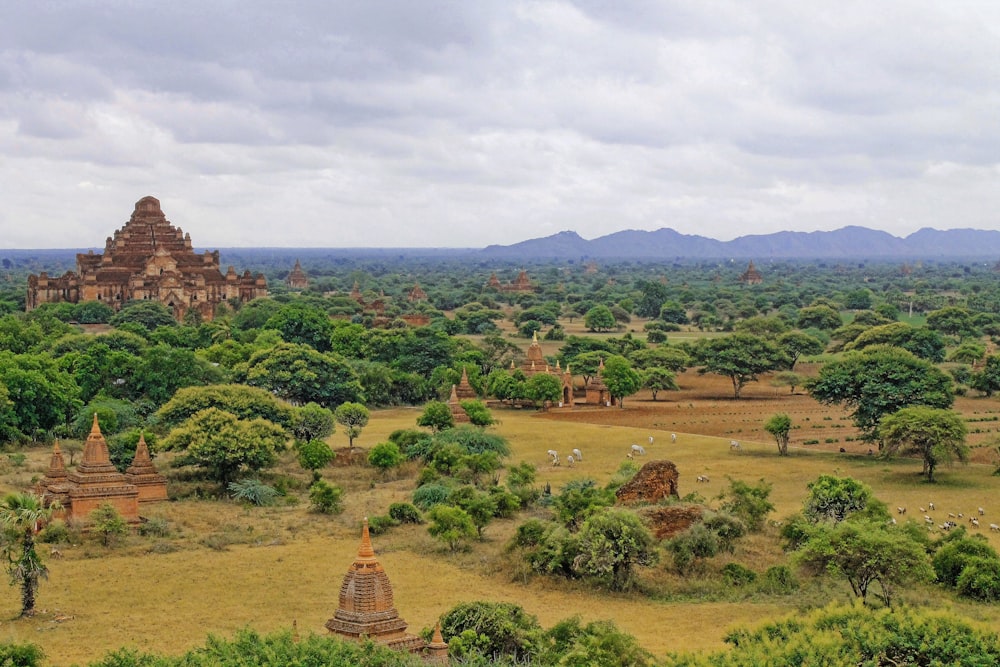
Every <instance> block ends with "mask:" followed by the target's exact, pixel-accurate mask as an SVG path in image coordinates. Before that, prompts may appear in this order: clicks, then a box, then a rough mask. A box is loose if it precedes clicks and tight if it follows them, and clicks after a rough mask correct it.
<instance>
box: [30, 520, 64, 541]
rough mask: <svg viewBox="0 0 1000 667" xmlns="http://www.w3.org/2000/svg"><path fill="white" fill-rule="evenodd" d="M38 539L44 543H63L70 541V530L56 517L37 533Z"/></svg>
mask: <svg viewBox="0 0 1000 667" xmlns="http://www.w3.org/2000/svg"><path fill="white" fill-rule="evenodd" d="M38 541H39V542H44V543H46V544H65V543H66V542H69V541H70V530H69V527H68V526H67V525H66V523H65V522H64V521H60V520H58V519H56V520H55V521H53V522H52V523H50V524H48V525H47V526H45V528H43V529H42V530H41V532H40V533H38Z"/></svg>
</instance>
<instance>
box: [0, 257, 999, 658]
mask: <svg viewBox="0 0 1000 667" xmlns="http://www.w3.org/2000/svg"><path fill="white" fill-rule="evenodd" d="M28 268H31V269H33V270H36V267H23V269H24V270H25V271H26V270H27V269H28ZM305 268H306V270H307V271H309V272H310V273H311V274H312V275H313V278H314V283H313V284H314V287H313V288H311V289H310V290H307V291H305V292H295V293H292V292H287V291H286V290H284V289H283V287H282V286H281V284H280V282H279V281H278V280H277V279H278V278H280V277H281V275H280V274H278V273H272V274H271V275H270V276H269V277H270V279H271V284H272V286H273V292H274V294H273V298H270V299H264V300H257V301H254V302H250V303H248V304H242V305H240V304H237V303H232V304H228V305H227V306H225V307H222V308H220V312H219V313H217V316H216V318H215V319H214V320H213V321H211V322H198V321H195V320H189V321H185V322H183V323H176V322H175V321H174V320H173V319H172V317H171V316H170V313H169V312H166V311H165V309H164V308H162V307H159V306H158V304H154V303H151V302H143V303H138V304H131V305H128V306H127V307H126V308H124V309H123V310H122V311H121V312H119V313H113V312H111V311H110V309H105V310H102V309H100V308H99V307H97V304H80V305H75V306H74V305H71V304H56V305H50V306H44V307H42V308H40V309H37V310H35V311H32V312H30V313H27V314H25V313H22V312H20V311H21V308H22V303H19V301H18V299H19V292H18V290H17V289H15V287H16V286H11V287H9V288H5V291H3V292H0V312H3V313H5V314H3V315H2V316H0V440H2V441H3V443H4V447H5V453H3V454H2V455H0V485H2V489H3V490H4V491H5V492H7V491H11V492H30V491H31V490H32V488H33V485H34V482H35V481H36V480H37V479H38V478H39V477H40V476H41V475H42V474H44V472H45V470H46V467H47V464H48V457H49V453H50V451H51V443H52V441H53V440H54V439H59V441H60V443H61V446H62V448H63V451H64V452H65V454H66V456H67V463H68V464H71V459H72V458H73V457H74V456H76V457H78V456H79V452H80V447H81V445H80V440H81V438H82V437H84V436H85V435H86V432H87V431H88V430H89V427H90V423H91V419H92V416H93V415H94V414H95V413H96V414H97V417H98V421H99V423H100V426H101V429H102V431H103V432H104V433H105V435H106V436H107V437H108V440H109V445H110V449H111V454H112V460H113V461H114V463H115V464H116V465H118V466H119V467H120V468H122V469H123V468H124V467H125V466H127V465H128V463H129V461H130V459H131V455H132V452H134V448H135V443H136V441H137V440H138V437H139V434H140V433H143V434H144V436H145V439H146V442H147V443H149V445H150V447H151V449H152V450H153V453H154V455H155V457H156V458H155V461H156V464H157V466H158V467H159V469H160V470H161V471H162V472H164V473H165V474H166V475H167V477H168V479H169V491H170V496H171V501H170V502H167V503H161V504H159V505H154V506H150V507H149V509H148V510H146V509H144V512H145V513H146V514H147V515H148V516H147V517H146V518H147V521H146V522H145V523H143V524H142V525H141V526H140V527H139V528H138V529H137V530H135V531H133V532H123V531H122V530H121V529H120V524H119V523H117V522H116V517H115V516H113V514H109V513H107V512H105V513H104V514H102V515H100V516H96V517H94V519H95V521H97V525H96V526H95V529H94V530H91V531H88V532H82V531H81V530H80V528H79V526H74V525H65V524H63V523H61V522H58V521H57V522H52V523H49V524H48V525H46V526H45V527H44V528H43V529H42V530H41V532H39V533H38V534H35V533H34V532H33V530H27V531H26V530H25V526H26V525H27V524H25V521H24V515H23V510H24V506H23V503H22V504H21V505H11V503H9V502H7V501H5V503H7V506H8V508H9V510H10V511H7V512H5V511H3V507H0V520H2V521H3V522H4V524H5V525H6V526H8V527H9V529H10V530H8V533H7V535H6V538H5V539H6V541H5V543H4V544H5V549H6V550H7V553H8V554H9V555H11V562H12V564H14V565H16V564H17V563H18V562H20V563H21V564H22V567H21V568H20V569H18V568H17V567H14V566H12V568H11V570H10V571H11V576H12V582H14V583H18V584H22V586H21V587H20V588H11V590H10V595H9V596H7V597H6V598H2V599H0V623H2V624H0V629H3V630H6V634H5V635H3V640H4V641H6V642H9V643H10V646H9V647H8V648H9V650H10V651H12V652H14V653H17V652H20V653H21V655H20V657H17V656H14V657H12V658H11V663H10V664H59V665H64V664H72V663H78V664H90V663H92V664H107V665H112V664H114V665H130V664H136V665H139V664H142V665H159V664H163V665H168V664H230V663H229V662H227V661H232V664H235V662H236V660H237V658H238V656H254V655H260V656H264V655H271V656H277V657H272V658H271V659H272V660H273V663H272V664H290V663H293V662H295V661H309V660H311V661H316V662H319V663H320V664H411V661H410V658H409V657H407V656H399V655H394V654H386V653H384V652H383V651H382V649H379V648H377V647H373V646H352V645H348V646H345V645H342V644H340V643H338V642H332V641H329V640H327V639H326V638H325V637H316V636H313V634H314V633H315V634H322V633H321V630H322V624H323V622H324V621H325V620H326V619H327V618H329V617H330V616H332V614H333V612H334V611H335V609H336V606H337V594H338V590H339V586H340V581H341V577H342V575H343V572H344V571H346V568H347V566H348V565H349V564H350V562H351V560H352V559H353V557H354V554H355V552H356V548H357V540H358V535H359V527H360V523H361V520H362V519H363V518H365V517H367V518H368V520H369V524H370V528H371V531H372V534H373V539H374V541H375V548H376V552H377V553H378V555H379V558H380V560H381V562H382V563H383V565H384V566H385V568H386V571H387V572H388V573H389V576H390V578H391V580H392V582H393V586H394V591H395V600H396V606H397V608H398V609H399V611H400V613H401V615H402V616H403V617H404V618H406V619H407V620H408V621H409V623H410V626H411V628H410V629H411V631H420V630H421V629H423V631H424V632H429V631H430V628H432V627H433V625H434V623H435V622H436V621H438V620H441V622H442V628H443V630H444V634H445V638H446V639H447V640H448V641H449V646H450V650H451V653H452V655H453V656H455V657H456V658H461V659H463V660H465V661H466V662H467V663H468V664H480V663H482V664H486V663H490V662H495V663H498V664H505V661H507V662H513V663H518V662H520V663H524V662H526V661H531V663H533V664H541V665H549V664H553V665H554V664H567V665H576V664H602V665H604V664H609V665H613V664H622V665H626V664H630V665H632V664H634V665H643V664H649V665H653V664H668V665H701V664H716V665H727V664H762V663H766V662H770V663H772V664H784V663H786V662H788V661H791V660H792V658H791V656H793V655H797V656H799V660H800V661H802V663H803V664H861V663H864V662H865V661H871V663H872V664H932V663H933V662H934V661H935V660H937V661H939V663H940V664H960V663H962V661H963V660H964V661H967V662H968V664H995V663H996V661H997V656H998V655H1000V648H998V642H997V637H996V635H995V634H991V633H990V631H989V629H988V628H989V627H990V625H993V626H994V627H995V624H996V622H997V621H998V620H1000V613H998V611H997V607H996V606H995V603H996V602H997V601H998V600H1000V556H998V555H997V552H996V549H997V548H998V547H1000V528H997V529H996V530H993V529H992V528H991V524H992V525H996V524H1000V505H997V504H995V503H992V502H991V498H992V497H993V496H995V495H996V493H995V491H996V488H997V484H998V483H1000V480H998V478H997V477H996V476H995V475H994V471H995V470H996V468H997V462H998V456H997V446H998V444H1000V439H998V432H1000V431H998V429H1000V404H998V403H997V402H996V400H995V398H994V397H993V395H994V393H995V391H996V390H997V388H998V387H1000V375H997V369H1000V361H998V360H1000V356H995V355H994V353H993V350H994V348H995V345H996V340H995V339H996V338H997V337H998V336H1000V285H997V281H996V278H995V274H994V273H993V272H992V271H991V270H990V269H991V267H984V266H975V265H964V266H963V265H960V264H926V265H923V266H913V267H900V266H898V265H894V266H890V265H879V264H868V263H861V264H859V265H856V266H852V267H844V266H839V267H825V266H809V265H804V264H802V265H799V264H793V263H788V264H781V265H773V266H770V267H764V271H765V282H764V283H763V284H761V285H753V286H741V285H739V284H738V283H736V280H735V279H736V276H737V275H738V274H739V272H740V270H742V267H736V266H732V265H729V264H709V263H700V264H691V265H683V264H678V265H672V266H653V265H638V264H627V263H623V264H620V265H612V266H607V267H597V270H596V271H591V270H589V269H588V268H587V267H584V266H579V265H573V264H569V265H566V266H558V267H555V266H540V267H536V268H534V269H533V270H531V276H532V279H533V280H534V281H535V282H536V283H537V284H538V286H539V289H538V290H537V291H536V292H535V293H531V294H514V293H499V292H494V291H490V290H485V289H484V288H483V285H484V284H485V282H486V277H487V276H488V275H489V272H490V270H492V267H489V268H487V269H483V268H482V267H480V266H478V265H476V264H457V263H456V264H450V265H448V266H432V265H427V264H422V263H407V262H406V261H401V262H400V264H399V265H388V264H386V265H382V264H374V263H372V264H367V263H365V262H363V261H360V260H358V261H357V262H356V263H355V264H353V265H351V266H342V265H340V266H332V265H331V266H315V267H310V266H306V267H305ZM15 275H16V274H15ZM417 280H419V283H420V285H421V286H422V287H423V289H424V290H425V291H426V292H427V294H428V296H429V300H427V301H416V302H411V301H409V300H408V299H407V298H406V294H407V292H408V290H409V288H410V287H412V286H413V284H414V282H416V281H417ZM355 282H357V283H358V284H359V285H360V286H361V289H362V298H361V300H360V302H359V301H358V300H355V299H351V298H349V297H347V296H346V292H347V291H348V290H349V289H350V287H351V286H352V285H353V284H354V283H355ZM329 292H334V293H329ZM383 293H384V295H383ZM376 303H378V304H381V305H378V306H376V305H374V304H376ZM414 313H417V314H423V315H426V316H427V317H428V319H429V324H427V325H426V326H421V327H412V326H409V325H407V324H406V323H405V322H403V321H402V320H401V319H399V317H400V316H402V315H407V314H414ZM79 323H87V324H86V325H85V326H84V325H81V324H79ZM535 335H537V337H538V342H539V344H540V345H541V349H542V352H543V353H544V355H545V358H546V360H547V362H548V363H549V364H550V366H551V367H552V368H553V369H554V368H555V366H556V363H557V362H558V364H559V367H560V368H566V367H569V368H570V369H571V370H572V372H573V374H574V375H575V377H576V383H577V386H578V388H579V389H582V387H583V386H584V384H585V383H586V382H588V381H589V380H591V379H592V378H594V377H595V376H596V375H597V374H598V373H599V372H601V373H602V378H603V381H604V383H605V384H606V386H607V388H608V390H609V391H610V394H611V396H612V397H613V398H614V399H615V403H616V405H615V406H614V407H611V408H607V407H606V408H598V407H592V406H588V407H581V408H580V409H576V410H572V411H569V410H559V409H557V408H556V407H555V406H556V405H557V403H558V402H559V401H560V400H561V384H560V383H559V382H558V381H555V384H553V383H552V382H547V381H543V379H544V378H554V376H552V375H545V374H535V375H533V376H531V374H530V373H524V372H522V371H519V370H517V367H519V365H520V363H521V361H522V359H523V358H524V350H525V348H526V347H527V345H528V343H529V341H530V340H531V337H532V336H535ZM512 362H513V365H514V366H515V369H514V370H513V371H512V370H511V366H512ZM601 367H603V371H599V369H600V368H601ZM463 371H464V373H465V374H466V376H467V377H468V380H469V382H470V383H471V385H472V387H473V388H474V389H475V390H476V392H477V393H478V395H479V397H480V398H479V399H477V400H466V401H463V403H462V405H461V409H462V412H463V414H465V415H467V416H468V417H469V419H470V422H471V423H470V424H466V425H461V424H459V425H457V426H456V424H455V422H454V414H453V412H452V410H451V408H450V407H449V406H448V405H447V403H446V402H445V401H446V400H447V398H448V395H449V393H450V390H451V387H452V385H454V384H456V383H458V382H459V379H460V378H461V376H462V374H463ZM529 376H530V377H529ZM995 376H996V377H995ZM578 398H579V399H580V400H582V391H581V392H580V396H579V397H578ZM633 445H637V446H638V449H637V448H636V447H633ZM550 450H551V451H552V452H555V453H557V456H553V455H552V454H550ZM574 450H578V451H574ZM643 451H644V453H643ZM570 456H572V457H573V460H572V463H570V461H569V459H568V457H570ZM654 459H656V460H659V459H668V460H670V461H671V462H673V463H674V464H675V465H676V467H677V470H678V471H679V474H680V477H679V480H678V486H679V497H677V498H667V499H665V500H662V501H658V502H655V503H646V504H639V505H630V506H623V505H622V504H621V503H619V502H617V500H616V496H615V491H616V489H618V488H620V487H621V486H622V485H623V484H626V483H627V482H628V481H629V480H630V479H631V478H632V476H633V475H634V474H635V473H636V471H637V470H638V469H639V467H640V466H641V465H642V464H643V463H645V462H646V461H649V460H654ZM556 461H558V462H559V465H554V463H555V462H556ZM19 502H20V501H19ZM18 511H21V512H22V514H20V515H18V514H17V512H18ZM19 517H20V518H19ZM664 517H669V518H664ZM678 517H681V518H684V517H687V518H686V519H684V520H683V521H680V519H678ZM33 521H34V520H33V519H32V521H30V522H29V523H33ZM677 521H680V523H676V522H677ZM675 524H676V525H675ZM658 535H659V537H658ZM28 538H30V539H28ZM26 540H27V542H29V543H28V544H26ZM28 547H30V548H31V549H33V550H34V552H35V553H36V556H33V557H32V558H35V560H30V559H29V560H25V558H27V556H26V554H27V551H26V549H27V548H28ZM29 561H30V562H29ZM25 563H28V564H32V565H34V566H40V567H42V568H44V569H45V570H46V571H47V574H48V577H47V578H44V577H43V576H42V575H43V574H44V573H42V572H36V575H35V579H26V576H27V575H26V572H28V571H27V570H25V569H24V567H23V565H24V564H25ZM26 581H27V582H28V583H33V584H35V585H36V587H37V588H36V589H35V592H36V593H37V599H35V600H34V613H33V614H32V613H28V614H26V615H24V616H23V617H20V618H19V617H18V615H19V612H24V605H25V604H27V603H26V601H25V599H24V596H23V592H24V587H23V584H24V583H25V582H26ZM18 591H21V592H22V595H18ZM3 600H6V602H3ZM293 622H294V623H295V626H296V628H297V630H296V631H295V632H297V633H298V634H299V640H300V641H297V642H296V641H294V640H293V631H292V630H291V628H292V626H293ZM762 623H766V625H764V626H763V627H761V624H762ZM859 628H865V629H866V630H865V632H864V633H861V632H859ZM207 633H213V634H215V635H217V636H218V637H219V638H213V639H208V640H206V634H207ZM944 638H948V640H947V641H946V640H945V639H944ZM206 641H207V642H208V643H207V644H206ZM28 645H36V646H38V647H41V650H42V651H44V654H45V656H46V657H44V658H41V657H39V655H37V651H35V650H34V649H32V648H30V646H28ZM198 647H201V648H198ZM109 651H113V652H114V653H113V654H111V655H106V654H107V653H108V652H109ZM185 652H190V653H188V654H187V655H186V656H185V655H184V654H185ZM154 654H155V656H154ZM102 656H103V657H102ZM182 656H183V657H182ZM802 656H806V657H802ZM244 659H245V660H253V659H252V658H246V657H244ZM39 661H41V663H39ZM95 661H100V662H95ZM199 661H200V662H199ZM260 664H268V663H266V662H265V661H264V658H260ZM413 664H416V663H413Z"/></svg>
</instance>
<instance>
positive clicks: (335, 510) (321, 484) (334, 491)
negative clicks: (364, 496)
mask: <svg viewBox="0 0 1000 667" xmlns="http://www.w3.org/2000/svg"><path fill="white" fill-rule="evenodd" d="M343 497H344V490H343V489H342V488H340V487H339V486H336V485H335V484H330V482H327V481H326V480H324V479H321V480H319V481H318V482H316V483H315V484H313V485H312V486H311V487H309V504H310V505H311V506H312V509H313V511H314V512H319V513H320V514H340V513H341V512H343V511H344V500H343Z"/></svg>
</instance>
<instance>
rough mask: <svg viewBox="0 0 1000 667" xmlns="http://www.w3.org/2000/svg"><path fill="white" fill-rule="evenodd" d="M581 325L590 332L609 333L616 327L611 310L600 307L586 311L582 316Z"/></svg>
mask: <svg viewBox="0 0 1000 667" xmlns="http://www.w3.org/2000/svg"><path fill="white" fill-rule="evenodd" d="M583 324H584V325H585V326H586V327H587V328H588V329H590V330H591V331H610V330H612V329H614V328H615V327H616V326H617V325H618V323H617V322H616V321H615V316H614V313H612V312H611V309H610V308H608V307H607V306H601V305H599V306H594V307H593V308H591V309H590V310H588V311H587V314H586V315H584V316H583Z"/></svg>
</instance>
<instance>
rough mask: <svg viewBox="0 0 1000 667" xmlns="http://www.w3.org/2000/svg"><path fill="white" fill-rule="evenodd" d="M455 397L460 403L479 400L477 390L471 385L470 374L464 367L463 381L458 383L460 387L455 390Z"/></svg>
mask: <svg viewBox="0 0 1000 667" xmlns="http://www.w3.org/2000/svg"><path fill="white" fill-rule="evenodd" d="M455 395H456V396H458V400H460V401H466V400H471V399H476V398H479V396H477V395H476V390H475V389H473V388H472V385H471V384H470V383H469V372H468V370H466V368H465V367H464V366H463V367H462V379H461V380H459V381H458V386H457V387H456V388H455Z"/></svg>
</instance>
